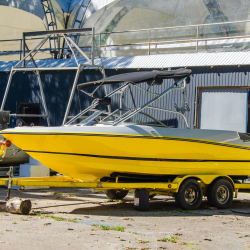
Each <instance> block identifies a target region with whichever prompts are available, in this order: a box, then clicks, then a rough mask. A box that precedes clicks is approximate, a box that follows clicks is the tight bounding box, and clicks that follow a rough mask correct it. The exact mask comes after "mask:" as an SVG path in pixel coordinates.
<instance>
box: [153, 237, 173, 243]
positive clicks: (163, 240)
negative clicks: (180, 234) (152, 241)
mask: <svg viewBox="0 0 250 250" xmlns="http://www.w3.org/2000/svg"><path fill="white" fill-rule="evenodd" d="M176 240H177V237H174V236H171V237H170V238H162V239H158V240H157V241H162V242H172V243H177V241H176Z"/></svg>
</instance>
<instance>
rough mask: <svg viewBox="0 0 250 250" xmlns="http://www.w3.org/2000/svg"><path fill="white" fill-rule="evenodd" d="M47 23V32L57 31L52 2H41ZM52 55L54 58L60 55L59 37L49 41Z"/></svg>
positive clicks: (51, 38) (53, 37)
mask: <svg viewBox="0 0 250 250" xmlns="http://www.w3.org/2000/svg"><path fill="white" fill-rule="evenodd" d="M41 3H42V6H43V9H44V14H45V22H46V30H57V24H56V16H55V13H54V9H53V5H52V3H51V1H50V0H41ZM49 45H50V53H51V55H52V56H53V58H55V59H56V58H57V56H58V55H59V48H60V41H59V39H58V37H57V36H51V37H50V39H49Z"/></svg>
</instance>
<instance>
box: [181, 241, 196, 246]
mask: <svg viewBox="0 0 250 250" xmlns="http://www.w3.org/2000/svg"><path fill="white" fill-rule="evenodd" d="M181 244H182V245H185V246H195V245H196V243H193V242H191V243H187V242H181Z"/></svg>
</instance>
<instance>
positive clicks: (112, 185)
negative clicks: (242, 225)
mask: <svg viewBox="0 0 250 250" xmlns="http://www.w3.org/2000/svg"><path fill="white" fill-rule="evenodd" d="M12 177H13V167H11V168H10V171H9V178H3V179H0V186H6V187H8V194H7V199H6V200H8V199H9V198H10V192H11V187H12V186H20V187H21V188H22V187H26V186H27V187H28V186H37V187H39V186H40V187H44V186H49V187H77V188H90V189H95V190H100V191H105V190H127V191H135V197H134V208H135V210H137V211H148V210H149V198H150V197H152V196H154V195H156V194H162V195H169V196H175V195H176V194H178V193H179V192H180V191H181V190H180V189H181V186H182V184H184V183H185V182H187V181H189V180H195V179H196V180H197V181H198V183H199V184H200V186H201V188H202V189H203V194H206V193H207V189H208V187H209V185H210V184H212V183H215V182H216V181H217V180H221V179H224V180H226V181H229V182H230V183H231V185H232V187H233V191H234V198H237V195H238V191H239V189H250V183H244V181H243V180H242V183H235V182H234V181H233V180H232V179H231V178H230V177H229V176H219V175H184V176H178V177H176V178H175V179H174V180H173V181H168V182H154V183H153V182H142V183H138V182H133V183H124V182H119V178H116V181H115V182H85V181H81V180H77V179H73V178H71V177H68V176H56V177H26V178H24V177H23V178H12ZM216 195H218V193H216ZM222 197H223V196H222ZM219 208H223V207H219Z"/></svg>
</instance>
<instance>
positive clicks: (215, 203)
mask: <svg viewBox="0 0 250 250" xmlns="http://www.w3.org/2000/svg"><path fill="white" fill-rule="evenodd" d="M207 200H208V203H209V205H210V206H212V207H217V208H229V207H230V205H231V203H232V200H233V187H232V185H231V183H230V182H229V181H228V180H225V179H218V180H216V181H215V182H213V183H212V184H211V186H210V187H209V189H208V193H207Z"/></svg>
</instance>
